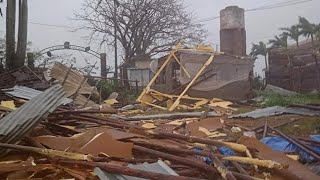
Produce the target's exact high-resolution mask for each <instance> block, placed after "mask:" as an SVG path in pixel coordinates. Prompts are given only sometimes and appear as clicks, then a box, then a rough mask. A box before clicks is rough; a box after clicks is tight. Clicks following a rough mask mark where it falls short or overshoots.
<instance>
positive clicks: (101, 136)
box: [35, 128, 141, 158]
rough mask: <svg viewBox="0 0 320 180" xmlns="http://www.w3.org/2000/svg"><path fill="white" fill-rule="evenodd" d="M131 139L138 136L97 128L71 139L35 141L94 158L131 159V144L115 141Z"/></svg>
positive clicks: (58, 138) (52, 137) (45, 137)
mask: <svg viewBox="0 0 320 180" xmlns="http://www.w3.org/2000/svg"><path fill="white" fill-rule="evenodd" d="M132 137H139V135H134V134H132V133H126V132H121V131H117V130H110V131H109V129H107V128H97V129H92V130H90V131H87V132H84V133H81V134H76V135H74V136H72V137H55V136H40V137H37V138H35V140H36V141H37V142H40V143H42V144H44V145H46V146H48V147H50V148H52V149H56V150H60V151H68V152H81V153H85V154H92V155H95V156H98V155H99V154H100V153H104V154H107V155H108V156H110V157H119V158H132V148H133V144H132V143H124V142H120V141H117V139H126V138H132ZM140 137H141V136H140Z"/></svg>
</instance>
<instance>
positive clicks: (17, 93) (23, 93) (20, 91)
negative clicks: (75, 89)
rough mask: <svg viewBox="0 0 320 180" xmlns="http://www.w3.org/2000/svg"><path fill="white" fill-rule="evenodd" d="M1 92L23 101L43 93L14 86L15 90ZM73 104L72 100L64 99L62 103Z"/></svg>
mask: <svg viewBox="0 0 320 180" xmlns="http://www.w3.org/2000/svg"><path fill="white" fill-rule="evenodd" d="M1 91H4V92H5V94H7V95H11V96H14V97H18V98H22V99H28V100H29V99H32V98H34V97H36V96H38V95H39V94H41V93H42V91H38V90H35V89H32V88H28V87H25V86H14V87H13V88H9V89H1ZM71 102H72V99H70V98H64V99H63V101H62V104H68V103H71Z"/></svg>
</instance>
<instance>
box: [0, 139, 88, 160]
mask: <svg viewBox="0 0 320 180" xmlns="http://www.w3.org/2000/svg"><path fill="white" fill-rule="evenodd" d="M0 147H1V148H7V149H15V150H19V151H28V152H34V153H37V154H42V155H45V156H48V157H52V158H56V157H60V158H66V159H73V160H85V161H90V160H91V159H92V156H91V155H85V154H78V153H69V152H64V151H58V150H52V149H41V148H36V147H29V146H21V145H16V144H6V143H0Z"/></svg>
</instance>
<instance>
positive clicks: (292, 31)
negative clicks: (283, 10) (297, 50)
mask: <svg viewBox="0 0 320 180" xmlns="http://www.w3.org/2000/svg"><path fill="white" fill-rule="evenodd" d="M280 30H283V31H285V32H286V33H288V36H289V37H290V38H291V39H293V40H294V41H296V44H297V47H299V37H300V36H301V35H302V33H303V32H302V31H301V30H300V28H299V25H293V26H291V27H286V28H280Z"/></svg>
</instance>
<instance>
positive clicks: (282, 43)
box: [269, 32, 288, 49]
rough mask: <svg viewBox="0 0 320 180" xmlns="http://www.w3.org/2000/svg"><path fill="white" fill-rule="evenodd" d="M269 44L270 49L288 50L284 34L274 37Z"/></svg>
mask: <svg viewBox="0 0 320 180" xmlns="http://www.w3.org/2000/svg"><path fill="white" fill-rule="evenodd" d="M269 44H271V48H276V47H282V48H285V49H287V48H288V33H286V32H284V33H282V34H280V35H279V36H274V39H271V40H269Z"/></svg>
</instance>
